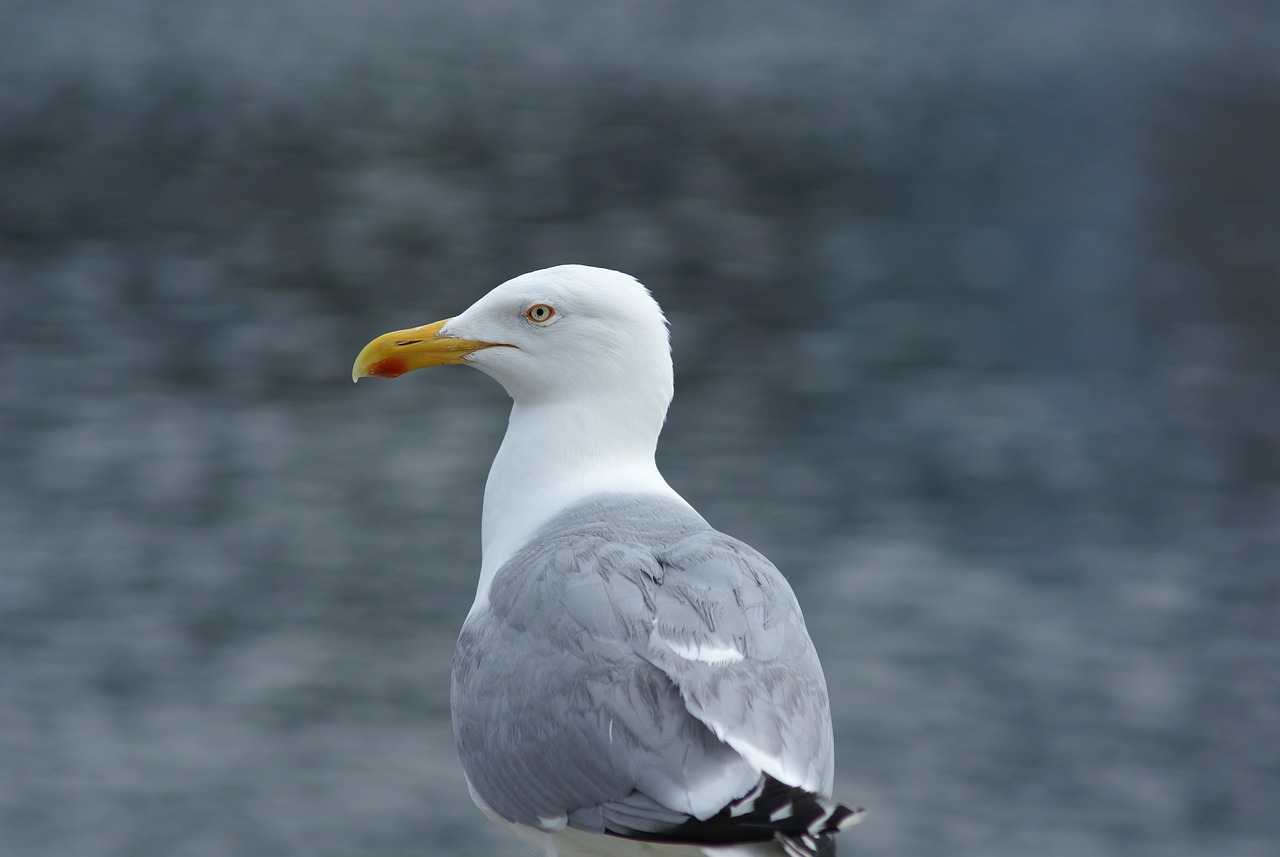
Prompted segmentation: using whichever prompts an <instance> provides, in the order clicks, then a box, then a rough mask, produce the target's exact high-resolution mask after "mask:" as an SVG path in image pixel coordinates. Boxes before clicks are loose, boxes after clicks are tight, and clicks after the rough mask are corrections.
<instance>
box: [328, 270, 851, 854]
mask: <svg viewBox="0 0 1280 857" xmlns="http://www.w3.org/2000/svg"><path fill="white" fill-rule="evenodd" d="M442 365H467V366H471V367H474V368H476V369H479V370H480V371H481V372H483V373H485V374H487V375H489V376H491V377H492V378H494V379H495V380H497V381H498V383H499V384H501V385H502V386H503V387H504V388H505V389H506V392H507V393H508V395H509V396H510V397H511V399H512V407H511V414H510V418H509V421H508V425H507V430H506V434H505V436H504V438H503V440H502V444H501V446H500V448H499V450H498V452H497V454H496V456H495V458H494V461H493V465H492V469H491V470H490V471H489V476H488V480H487V481H486V483H485V490H484V504H483V510H482V515H481V525H480V541H481V549H482V551H481V553H482V559H481V565H480V571H479V582H478V584H477V587H476V595H475V600H474V602H473V603H472V606H471V609H470V611H469V612H468V614H467V616H466V619H465V621H464V622H463V625H462V630H461V632H460V634H459V637H458V644H457V649H456V652H455V656H454V662H453V672H452V680H451V694H450V708H451V712H452V720H453V727H454V736H455V740H456V743H457V747H458V753H459V757H460V759H461V762H462V768H463V771H464V773H465V776H466V782H467V787H468V789H469V790H470V793H471V797H472V799H473V801H474V802H475V803H476V805H477V806H478V807H479V808H480V810H481V811H482V812H483V813H484V814H485V815H486V816H488V817H489V819H490V820H492V821H493V822H495V823H496V824H498V825H499V826H500V827H503V828H506V829H508V830H510V831H512V832H513V833H515V834H516V835H517V836H519V837H520V838H521V839H522V840H524V842H525V843H527V844H528V845H530V846H532V847H533V848H534V849H536V850H537V851H539V852H541V853H542V854H543V855H546V857H589V855H609V857H819V855H821V857H831V855H834V854H835V840H834V838H833V837H834V835H835V834H836V833H838V832H840V831H842V830H844V829H846V828H848V827H850V826H851V825H853V824H855V823H857V822H858V821H860V820H861V819H862V817H863V811H862V810H861V809H851V808H849V807H847V806H845V805H843V804H840V803H839V802H837V801H836V800H835V799H834V798H833V797H832V788H833V779H834V749H833V738H832V728H831V714H830V703H829V701H828V694H827V688H826V683H825V679H824V677H823V673H822V666H821V664H820V662H819V660H818V656H817V653H816V651H815V649H814V646H813V643H812V641H811V639H810V637H809V634H808V631H807V630H806V627H805V623H804V618H803V616H802V614H801V610H800V606H799V604H798V602H797V600H796V597H795V594H794V593H793V592H792V590H791V587H790V586H789V585H788V583H787V581H786V579H785V578H784V577H783V576H782V574H781V573H780V572H779V571H778V570H777V568H775V567H774V565H773V564H772V563H770V562H769V560H767V559H765V557H764V556H762V555H761V554H760V553H758V552H757V551H755V550H754V549H752V548H751V547H749V546H748V545H746V544H744V543H743V542H741V541H739V540H737V539H735V538H732V537H730V536H728V535H725V534H723V533H721V532H719V531H717V530H715V529H714V528H712V527H711V525H710V524H708V523H707V521H706V520H705V519H704V518H703V517H702V516H701V515H700V514H698V512H696V511H695V510H694V509H693V507H692V506H691V505H690V504H689V503H688V502H686V501H685V500H684V498H682V497H681V496H680V495H679V494H678V493H676V491H675V490H674V489H672V488H671V487H670V485H668V484H667V481H666V480H665V479H664V478H663V476H662V474H661V473H660V472H659V470H658V467H657V464H656V460H655V452H656V448H657V444H658V437H659V434H660V432H661V430H662V427H663V424H664V422H665V420H666V415H667V409H668V407H669V405H670V403H671V400H672V396H673V394H674V374H673V368H672V357H671V345H670V339H669V334H668V324H667V321H666V318H665V317H664V315H663V313H662V310H661V309H660V307H659V306H658V304H657V302H656V301H655V299H654V298H653V296H652V294H651V293H650V292H649V290H648V289H647V288H646V287H645V286H643V285H642V284H641V283H640V282H639V281H637V280H636V279H635V278H634V277H631V276H629V275H626V274H623V273H620V272H618V271H612V270H607V269H604V268H596V267H590V266H585V265H560V266H557V267H552V268H547V269H544V270H539V271H534V272H531V273H527V274H523V275H520V276H517V277H515V278H513V279H510V280H507V281H506V282H504V283H502V284H501V285H499V286H497V287H496V288H494V289H493V290H492V291H490V292H488V293H487V294H486V295H484V296H483V297H481V298H480V299H479V300H477V301H476V302H475V303H474V304H473V305H472V306H470V307H469V308H468V309H466V310H465V311H463V312H462V313H461V314H459V315H457V316H455V317H452V318H446V319H443V320H441V321H437V322H434V323H432V324H427V325H423V326H420V327H414V328H409V329H405V330H396V331H392V332H390V333H386V334H383V335H382V336H379V337H377V338H375V339H373V340H372V341H371V342H369V343H368V344H367V345H366V346H365V347H364V348H363V349H362V350H361V351H360V353H359V356H358V357H357V358H356V361H355V365H354V366H353V368H352V380H359V379H360V378H363V377H384V378H394V377H397V376H400V375H403V374H405V373H407V372H411V371H414V370H417V369H421V368H426V367H433V366H442Z"/></svg>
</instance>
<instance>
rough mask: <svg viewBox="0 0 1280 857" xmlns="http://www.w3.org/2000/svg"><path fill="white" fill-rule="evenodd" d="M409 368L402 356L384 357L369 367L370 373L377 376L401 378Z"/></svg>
mask: <svg viewBox="0 0 1280 857" xmlns="http://www.w3.org/2000/svg"><path fill="white" fill-rule="evenodd" d="M408 368H409V367H408V365H407V364H406V363H405V360H404V358H402V357H384V358H383V359H381V360H379V361H378V362H377V363H374V364H373V365H372V366H370V367H369V370H368V374H370V375H372V376H373V377H375V378H399V377H400V376H401V375H403V374H404V373H405V372H407V371H408Z"/></svg>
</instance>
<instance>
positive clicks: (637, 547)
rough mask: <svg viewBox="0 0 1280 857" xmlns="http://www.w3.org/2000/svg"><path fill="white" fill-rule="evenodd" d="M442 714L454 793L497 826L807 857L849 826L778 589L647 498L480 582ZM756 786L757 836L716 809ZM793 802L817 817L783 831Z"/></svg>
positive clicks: (766, 570)
mask: <svg viewBox="0 0 1280 857" xmlns="http://www.w3.org/2000/svg"><path fill="white" fill-rule="evenodd" d="M452 705H453V721H454V730H455V733H456V736H457V741H458V747H459V751H460V754H461V757H462V764H463V767H464V769H465V770H466V772H467V776H468V779H469V780H470V783H471V785H472V788H473V789H474V790H475V792H476V793H477V794H478V795H479V797H480V798H482V799H483V800H484V802H485V803H486V804H487V805H488V807H489V808H490V809H491V810H492V811H493V812H494V813H496V814H497V815H498V816H500V817H501V818H503V819H505V820H507V821H509V822H513V823H516V824H521V825H527V826H529V827H534V828H537V829H541V830H545V831H548V832H550V831H554V830H556V829H559V828H560V827H561V826H563V825H565V824H567V825H568V826H569V827H573V828H577V829H580V830H584V831H588V832H596V833H612V834H614V835H621V836H630V837H637V838H650V839H658V840H663V839H668V838H671V837H672V835H673V831H674V832H677V833H678V838H679V840H681V841H693V842H700V841H718V842H724V841H751V840H758V839H762V838H768V837H771V836H773V835H775V833H776V834H777V835H779V836H785V837H786V838H787V839H788V841H789V842H790V841H791V838H792V836H793V835H794V836H795V837H796V838H795V840H794V843H793V844H794V845H795V847H796V848H801V849H807V850H799V851H797V852H796V853H817V849H818V847H819V846H820V845H821V844H822V843H821V840H823V839H825V833H827V832H834V830H835V829H838V827H841V826H845V825H847V824H849V823H852V820H853V819H854V818H855V816H853V814H852V813H851V812H850V811H849V810H846V809H844V808H843V807H839V806H838V805H836V804H834V803H833V802H831V801H830V800H829V796H830V793H831V786H832V777H833V773H832V772H833V761H832V737H831V726H830V715H829V709H828V701H827V693H826V688H825V684H824V681H823V677H822V670H821V667H820V665H819V663H818V659H817V655H816V653H815V652H814V649H813V645H812V643H811V642H810V640H809V636H808V633H807V631H806V630H805V626H804V621H803V618H802V616H801V613H800V609H799V606H798V605H797V603H796V600H795V597H794V595H793V594H792V592H791V589H790V587H789V586H788V585H787V583H786V581H785V579H784V578H783V577H782V575H781V574H780V573H779V572H778V571H777V569H775V568H774V567H773V565H772V564H771V563H770V562H769V561H768V560H766V559H765V558H764V557H763V556H761V555H760V554H759V553H757V552H756V551H754V550H753V549H751V548H750V547H748V546H747V545H745V544H743V543H741V542H739V541H737V540H735V539H732V538H730V537H728V536H726V535H724V534H722V533H719V532H717V531H715V530H713V529H711V527H710V526H709V525H708V524H707V523H706V521H704V520H703V519H702V517H701V516H699V515H698V514H697V513H696V512H694V511H693V510H692V509H690V508H688V507H687V506H686V505H684V504H682V503H680V502H678V501H676V500H673V499H670V498H667V497H654V496H647V495H631V496H616V495H611V496H601V497H597V498H593V499H591V500H588V501H587V502H584V503H581V504H578V505H576V506H574V507H572V508H571V509H569V510H568V511H567V512H565V513H563V514H561V515H559V516H558V517H556V518H555V519H554V520H552V521H551V522H550V523H549V524H547V525H546V526H545V527H544V528H543V529H542V530H541V531H540V532H539V533H538V534H537V535H536V536H535V537H534V538H533V539H532V540H531V542H530V544H529V545H528V546H527V547H525V548H524V549H523V550H521V551H519V552H518V553H516V554H515V556H513V557H512V558H511V559H510V560H509V561H508V562H507V563H506V564H505V565H504V566H503V567H502V568H501V569H499V571H498V572H497V574H496V575H495V577H494V579H493V582H492V586H491V588H490V590H489V594H488V604H487V606H484V607H480V608H479V609H478V610H476V611H475V612H473V614H472V615H471V616H470V617H469V618H468V620H467V622H466V624H465V625H464V627H463V630H462V634H461V636H460V639H459V643H458V650H457V654H456V657H455V661H454V673H453V703H452ZM761 760H765V762H766V764H764V765H762V761H761ZM762 766H763V767H764V768H765V774H766V775H772V778H770V777H767V776H766V777H764V778H762V776H761V773H760V770H761V767H762ZM771 779H772V780H774V781H775V782H776V781H778V780H780V781H782V782H779V783H777V786H776V787H774V786H770V787H771V788H773V790H774V791H773V793H771V794H772V795H773V797H771V798H770V799H771V800H773V799H774V798H775V797H777V795H779V794H781V793H780V792H778V791H777V789H778V788H784V789H791V790H793V791H795V796H796V801H791V800H790V799H789V798H787V799H786V800H779V801H775V804H774V805H773V806H772V813H773V814H776V815H777V816H778V817H777V818H776V819H772V820H770V819H769V818H768V817H767V816H768V815H769V814H770V813H765V814H764V815H763V816H762V815H761V814H760V813H759V812H755V814H754V815H752V808H751V807H750V806H747V805H746V804H745V802H743V803H742V804H741V805H735V811H734V812H729V811H727V810H726V807H729V806H730V805H731V804H734V801H735V800H738V799H741V798H743V797H744V796H748V797H751V795H749V794H748V793H751V792H752V791H753V789H756V788H758V787H762V784H767V782H768V781H769V780H771ZM795 786H800V788H794V787H795ZM813 794H816V795H817V796H818V798H819V799H820V803H821V807H822V810H821V811H818V810H806V812H808V815H806V816H805V817H804V819H802V820H801V821H795V822H792V827H791V828H786V819H787V818H788V817H789V816H790V814H791V812H792V808H793V807H794V806H798V805H803V804H804V801H805V800H806V799H807V798H806V797H805V796H806V795H809V796H810V797H812V796H813ZM810 803H811V804H812V801H811V802H810ZM813 805H814V806H817V805H818V804H813ZM722 810H726V811H725V812H722ZM824 813H825V815H824ZM762 818H763V821H762V820H761V819H762ZM708 820H713V821H715V823H714V824H711V823H710V822H709V821H708ZM748 821H751V822H752V823H753V824H754V826H751V825H749V824H747V822H748ZM828 822H829V823H831V824H834V825H836V826H835V827H832V828H831V829H830V830H827V829H824V828H822V824H825V823H828ZM810 824H812V825H813V826H814V827H815V829H814V830H812V831H809V830H808V825H810ZM796 825H800V826H799V827H796ZM712 828H714V830H712ZM784 828H785V829H784ZM788 831H790V832H788ZM801 834H804V835H808V836H809V837H810V840H812V841H813V842H814V843H816V844H814V845H813V847H812V848H809V847H808V846H809V844H808V843H806V842H802V841H801V839H800V837H801ZM733 837H739V839H737V840H735V839H733Z"/></svg>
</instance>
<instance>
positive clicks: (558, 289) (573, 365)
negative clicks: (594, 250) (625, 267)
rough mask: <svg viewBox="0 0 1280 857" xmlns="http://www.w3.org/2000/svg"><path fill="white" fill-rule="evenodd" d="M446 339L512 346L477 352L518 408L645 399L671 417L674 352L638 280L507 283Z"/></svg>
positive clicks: (575, 269)
mask: <svg viewBox="0 0 1280 857" xmlns="http://www.w3.org/2000/svg"><path fill="white" fill-rule="evenodd" d="M440 332H441V333H442V334H444V335H446V336H454V337H458V338H461V339H469V340H481V341H485V342H494V343H501V344H503V345H507V346H512V347H508V348H486V349H481V350H479V351H475V352H472V354H471V355H470V357H469V358H468V362H469V363H470V364H471V365H472V366H475V367H476V368H477V369H479V370H480V371H481V372H484V373H486V374H488V375H490V376H492V377H493V378H494V379H495V380H497V381H498V383H500V384H502V386H503V387H504V388H505V389H506V391H507V392H508V393H509V394H510V395H511V398H512V399H514V400H515V401H516V402H517V403H518V404H528V405H533V404H541V403H550V402H558V401H564V400H566V399H573V398H577V397H582V396H586V397H589V398H591V399H594V400H596V401H601V400H607V399H611V398H614V397H615V396H617V395H619V394H622V395H623V396H624V397H627V398H635V397H637V396H640V397H643V398H645V399H647V400H649V401H650V403H651V406H653V407H660V408H661V410H662V413H664V414H665V413H666V408H667V405H669V404H670V402H671V394H672V380H671V347H670V344H669V341H668V338H667V326H666V321H665V319H664V318H663V316H662V310H661V309H659V308H658V304H657V302H656V301H654V299H653V297H652V296H651V295H650V294H649V292H648V290H647V289H645V287H644V286H642V285H640V283H638V282H636V280H635V279H634V278H633V277H629V276H627V275H626V274H620V273H618V272H617V271H609V270H606V269H604V268H590V267H586V266H584V265H561V266H559V267H556V268H547V269H546V270H542V271H534V272H533V273H530V274H523V275H522V276H519V277H516V278H515V279H512V280H508V281H507V282H505V283H503V284H502V285H500V286H498V287H497V288H495V289H494V290H493V291H491V292H489V294H487V295H485V296H484V297H483V298H481V299H480V300H478V301H476V302H475V303H474V304H473V305H472V306H471V308H470V309H468V310H467V311H466V312H464V313H462V314H461V315H459V316H457V317H456V318H453V319H450V320H449V321H447V322H446V323H445V325H444V327H443V328H442V329H441V331H440Z"/></svg>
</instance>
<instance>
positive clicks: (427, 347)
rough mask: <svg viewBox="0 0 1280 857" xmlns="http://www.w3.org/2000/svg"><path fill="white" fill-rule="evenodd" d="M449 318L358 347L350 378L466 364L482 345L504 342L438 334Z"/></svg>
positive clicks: (380, 338)
mask: <svg viewBox="0 0 1280 857" xmlns="http://www.w3.org/2000/svg"><path fill="white" fill-rule="evenodd" d="M450 321H452V319H448V318H446V319H443V320H441V321H437V322H433V323H432V324H424V325H423V326H422V327H411V328H409V329H408V330H393V331H391V332H390V333H384V334H382V336H379V337H378V338H377V339H375V340H373V341H372V342H370V343H369V344H368V345H366V346H365V347H364V348H362V349H360V355H359V356H358V357H356V363H355V365H354V366H352V367H351V380H352V381H359V380H360V379H361V378H364V377H369V376H372V377H376V378H396V377H399V376H400V375H403V374H404V373H405V372H412V371H413V370H414V369H422V368H425V367H427V366H446V365H449V364H452V363H466V362H467V357H468V356H469V355H471V354H474V353H475V352H477V351H479V350H481V349H482V348H493V347H494V346H496V345H504V344H505V343H502V342H482V341H480V340H477V339H458V338H456V337H453V336H447V335H441V333H440V328H442V327H444V326H445V324H447V323H448V322H450Z"/></svg>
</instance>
